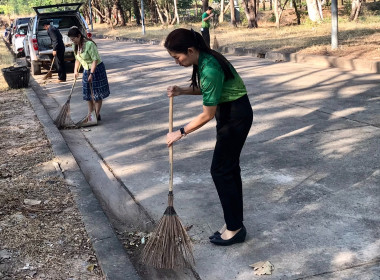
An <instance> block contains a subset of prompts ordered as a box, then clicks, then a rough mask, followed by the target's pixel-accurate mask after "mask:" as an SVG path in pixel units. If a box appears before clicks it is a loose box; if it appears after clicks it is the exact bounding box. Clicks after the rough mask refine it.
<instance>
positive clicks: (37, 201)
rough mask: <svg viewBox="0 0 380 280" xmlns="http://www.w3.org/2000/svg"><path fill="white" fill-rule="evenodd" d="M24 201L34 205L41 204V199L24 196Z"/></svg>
mask: <svg viewBox="0 0 380 280" xmlns="http://www.w3.org/2000/svg"><path fill="white" fill-rule="evenodd" d="M24 203H25V204H26V205H30V206H34V205H39V204H41V200H35V199H29V198H25V199H24Z"/></svg>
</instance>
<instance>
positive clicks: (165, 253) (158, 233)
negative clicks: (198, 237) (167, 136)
mask: <svg viewBox="0 0 380 280" xmlns="http://www.w3.org/2000/svg"><path fill="white" fill-rule="evenodd" d="M172 131H173V97H170V103H169V132H172ZM169 164H170V179H169V194H168V207H167V208H166V210H165V213H164V215H163V217H162V218H161V219H160V221H159V222H158V225H157V227H156V229H155V230H154V232H153V233H152V236H151V237H150V238H149V239H148V242H147V243H146V245H145V247H144V249H143V252H142V262H143V263H145V264H146V265H150V266H153V267H155V268H166V269H175V268H183V267H192V266H194V257H193V252H192V245H191V240H190V238H189V236H188V235H187V231H186V229H185V228H184V226H183V225H182V223H181V221H180V219H179V217H178V216H177V213H176V212H175V210H174V207H173V145H171V146H170V147H169Z"/></svg>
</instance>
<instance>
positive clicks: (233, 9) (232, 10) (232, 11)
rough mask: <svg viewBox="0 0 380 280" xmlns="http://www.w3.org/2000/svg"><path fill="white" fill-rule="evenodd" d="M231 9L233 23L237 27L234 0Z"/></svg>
mask: <svg viewBox="0 0 380 280" xmlns="http://www.w3.org/2000/svg"><path fill="white" fill-rule="evenodd" d="M230 11H231V25H232V26H234V27H237V24H236V16H235V6H234V0H230Z"/></svg>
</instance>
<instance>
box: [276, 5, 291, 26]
mask: <svg viewBox="0 0 380 280" xmlns="http://www.w3.org/2000/svg"><path fill="white" fill-rule="evenodd" d="M287 2H288V0H285V3H284V6H281V0H273V4H274V5H273V6H274V14H275V16H276V27H277V28H280V20H281V16H282V12H283V11H284V8H285V6H286V3H287Z"/></svg>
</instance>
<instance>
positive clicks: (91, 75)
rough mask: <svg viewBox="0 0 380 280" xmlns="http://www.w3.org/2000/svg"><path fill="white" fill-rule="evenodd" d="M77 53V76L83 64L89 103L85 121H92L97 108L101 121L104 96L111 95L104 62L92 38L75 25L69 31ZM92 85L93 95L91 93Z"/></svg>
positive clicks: (84, 85)
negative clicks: (93, 112)
mask: <svg viewBox="0 0 380 280" xmlns="http://www.w3.org/2000/svg"><path fill="white" fill-rule="evenodd" d="M67 35H68V37H69V38H70V39H71V41H72V42H73V43H74V44H73V49H74V54H75V59H76V61H75V68H74V75H75V78H77V77H78V76H79V72H78V71H79V66H80V65H82V66H83V78H82V84H83V100H86V101H87V104H88V115H87V118H85V120H84V121H83V122H84V123H83V124H85V123H86V122H91V121H93V120H90V118H91V112H92V111H93V110H94V109H95V112H96V116H97V120H98V121H100V120H101V117H100V109H101V107H102V102H103V99H104V98H107V97H108V96H109V95H110V89H109V85H108V80H107V74H106V69H105V67H104V63H103V62H102V60H101V59H100V55H99V52H98V48H97V46H96V44H95V42H94V41H92V39H90V38H87V37H85V36H83V34H82V33H81V31H80V30H79V28H78V27H76V26H73V27H71V28H70V30H69V32H68V34H67ZM91 86H92V91H93V95H94V96H92V94H91Z"/></svg>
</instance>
